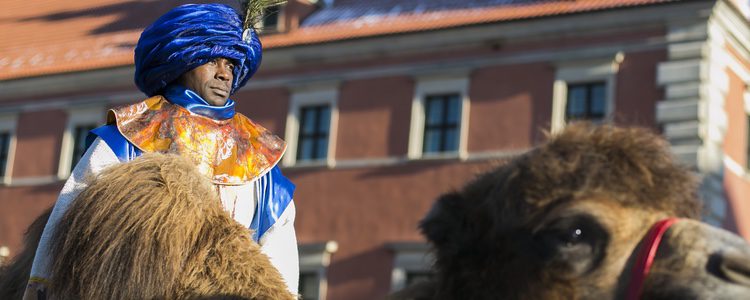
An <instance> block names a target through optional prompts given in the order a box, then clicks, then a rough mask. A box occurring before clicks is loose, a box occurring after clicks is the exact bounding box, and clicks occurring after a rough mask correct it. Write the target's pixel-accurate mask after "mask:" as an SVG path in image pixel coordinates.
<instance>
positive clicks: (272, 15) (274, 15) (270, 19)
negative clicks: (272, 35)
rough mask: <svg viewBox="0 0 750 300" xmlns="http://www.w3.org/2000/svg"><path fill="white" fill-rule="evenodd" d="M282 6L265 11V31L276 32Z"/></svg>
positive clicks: (271, 7)
mask: <svg viewBox="0 0 750 300" xmlns="http://www.w3.org/2000/svg"><path fill="white" fill-rule="evenodd" d="M280 8H281V6H280V5H276V6H270V7H266V9H265V10H263V29H264V30H269V29H270V30H274V29H276V28H277V26H278V25H279V12H280V11H281V9H280Z"/></svg>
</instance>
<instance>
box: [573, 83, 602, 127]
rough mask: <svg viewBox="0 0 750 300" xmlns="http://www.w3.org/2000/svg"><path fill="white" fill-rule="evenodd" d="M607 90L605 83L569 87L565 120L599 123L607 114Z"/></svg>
mask: <svg viewBox="0 0 750 300" xmlns="http://www.w3.org/2000/svg"><path fill="white" fill-rule="evenodd" d="M606 101H607V90H606V83H604V82H591V83H581V84H571V85H568V101H567V107H566V109H565V119H566V120H567V121H573V120H589V121H598V120H602V119H604V116H605V114H606V112H607V102H606Z"/></svg>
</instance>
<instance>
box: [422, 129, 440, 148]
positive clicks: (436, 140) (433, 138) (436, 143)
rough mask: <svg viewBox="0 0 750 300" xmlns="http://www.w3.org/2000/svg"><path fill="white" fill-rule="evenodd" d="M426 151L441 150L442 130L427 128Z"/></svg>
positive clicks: (425, 134)
mask: <svg viewBox="0 0 750 300" xmlns="http://www.w3.org/2000/svg"><path fill="white" fill-rule="evenodd" d="M424 152H425V153H434V152H440V131H438V130H426V131H425V133H424Z"/></svg>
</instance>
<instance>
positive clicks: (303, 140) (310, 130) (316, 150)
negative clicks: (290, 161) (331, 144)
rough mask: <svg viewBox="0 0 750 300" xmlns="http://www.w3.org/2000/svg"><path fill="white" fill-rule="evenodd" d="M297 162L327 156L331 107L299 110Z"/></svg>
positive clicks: (312, 107) (322, 106)
mask: <svg viewBox="0 0 750 300" xmlns="http://www.w3.org/2000/svg"><path fill="white" fill-rule="evenodd" d="M299 124H300V125H299V128H300V129H299V138H298V139H297V145H298V146H297V161H306V160H319V159H325V158H326V157H327V156H328V132H329V128H330V126H331V106H330V105H327V104H326V105H315V106H306V107H302V109H300V123H299Z"/></svg>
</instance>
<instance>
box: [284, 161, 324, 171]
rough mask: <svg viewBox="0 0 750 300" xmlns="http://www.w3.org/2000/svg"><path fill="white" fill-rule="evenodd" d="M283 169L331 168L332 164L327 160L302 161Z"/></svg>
mask: <svg viewBox="0 0 750 300" xmlns="http://www.w3.org/2000/svg"><path fill="white" fill-rule="evenodd" d="M283 167H284V168H285V169H322V168H328V169H332V168H333V163H330V162H329V161H327V160H313V161H303V162H295V163H294V164H292V165H286V166H283Z"/></svg>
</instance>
